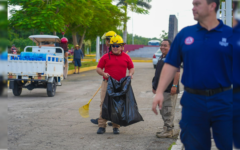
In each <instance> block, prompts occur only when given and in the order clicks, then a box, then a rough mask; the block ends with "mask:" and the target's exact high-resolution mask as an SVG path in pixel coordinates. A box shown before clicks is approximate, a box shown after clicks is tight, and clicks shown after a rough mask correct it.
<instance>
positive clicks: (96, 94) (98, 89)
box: [91, 86, 101, 99]
mask: <svg viewBox="0 0 240 150" xmlns="http://www.w3.org/2000/svg"><path fill="white" fill-rule="evenodd" d="M100 89H101V86H100V87H99V88H98V90H97V91H96V92H95V94H94V95H93V97H92V98H91V99H93V98H94V97H95V96H96V95H97V93H98V91H99V90H100Z"/></svg>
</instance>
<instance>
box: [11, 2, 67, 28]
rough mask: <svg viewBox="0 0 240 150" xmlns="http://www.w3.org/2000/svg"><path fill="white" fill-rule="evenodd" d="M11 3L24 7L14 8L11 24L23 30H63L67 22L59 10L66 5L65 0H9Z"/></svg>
mask: <svg viewBox="0 0 240 150" xmlns="http://www.w3.org/2000/svg"><path fill="white" fill-rule="evenodd" d="M8 2H9V4H10V5H13V6H15V5H19V6H21V8H22V9H20V10H12V11H11V13H12V17H11V18H10V26H11V27H14V28H16V29H21V30H33V29H39V30H40V31H41V32H47V31H52V32H53V31H57V32H60V31H61V30H63V28H64V26H65V23H64V18H63V16H62V15H60V14H59V10H61V9H63V8H64V7H65V5H66V3H65V1H64V0H31V1H28V0H9V1H8Z"/></svg>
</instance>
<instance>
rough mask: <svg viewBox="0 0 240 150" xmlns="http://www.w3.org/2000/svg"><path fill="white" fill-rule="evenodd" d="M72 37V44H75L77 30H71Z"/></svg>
mask: <svg viewBox="0 0 240 150" xmlns="http://www.w3.org/2000/svg"><path fill="white" fill-rule="evenodd" d="M72 39H73V45H74V46H75V45H77V43H78V42H77V32H75V31H73V32H72Z"/></svg>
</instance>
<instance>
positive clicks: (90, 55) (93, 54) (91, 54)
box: [85, 54, 96, 56]
mask: <svg viewBox="0 0 240 150" xmlns="http://www.w3.org/2000/svg"><path fill="white" fill-rule="evenodd" d="M85 56H96V54H88V55H85Z"/></svg>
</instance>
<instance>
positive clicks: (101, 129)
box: [97, 127, 106, 134]
mask: <svg viewBox="0 0 240 150" xmlns="http://www.w3.org/2000/svg"><path fill="white" fill-rule="evenodd" d="M105 132H106V130H105V128H102V127H100V128H99V129H98V131H97V134H103V133H105Z"/></svg>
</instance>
